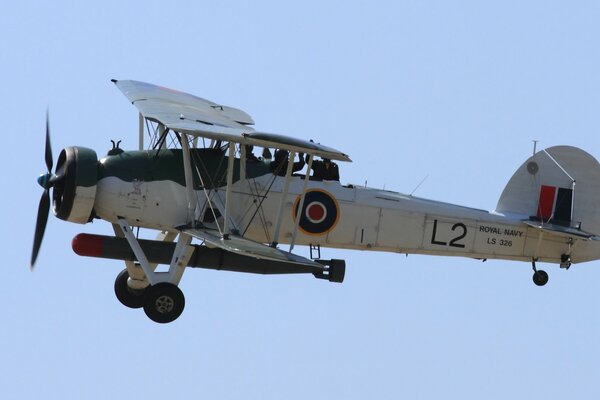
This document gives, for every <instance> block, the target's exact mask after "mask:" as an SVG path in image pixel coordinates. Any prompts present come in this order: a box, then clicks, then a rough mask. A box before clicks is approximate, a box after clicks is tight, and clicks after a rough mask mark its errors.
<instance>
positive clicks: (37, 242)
mask: <svg viewBox="0 0 600 400" xmlns="http://www.w3.org/2000/svg"><path fill="white" fill-rule="evenodd" d="M49 212H50V191H49V190H48V189H46V190H44V194H42V198H41V199H40V205H39V207H38V214H37V221H36V223H35V235H34V236H33V250H32V251H31V264H30V265H29V268H30V269H31V270H33V266H34V265H35V260H36V259H37V256H38V252H39V251H40V246H41V245H42V239H43V238H44V232H45V231H46V223H47V222H48V213H49Z"/></svg>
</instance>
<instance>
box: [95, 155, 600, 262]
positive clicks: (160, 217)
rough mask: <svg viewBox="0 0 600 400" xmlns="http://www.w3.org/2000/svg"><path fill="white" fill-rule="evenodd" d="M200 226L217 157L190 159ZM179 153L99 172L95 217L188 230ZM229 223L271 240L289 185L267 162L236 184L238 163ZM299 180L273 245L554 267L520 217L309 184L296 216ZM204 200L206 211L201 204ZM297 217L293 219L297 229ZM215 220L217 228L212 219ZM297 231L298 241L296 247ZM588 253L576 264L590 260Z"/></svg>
mask: <svg viewBox="0 0 600 400" xmlns="http://www.w3.org/2000/svg"><path fill="white" fill-rule="evenodd" d="M193 152H194V153H193V157H192V159H193V160H195V166H196V168H197V170H196V171H194V174H195V180H194V191H195V194H196V199H197V204H196V220H198V221H200V222H201V223H202V224H204V225H206V226H210V227H216V226H217V224H220V226H222V220H223V215H224V207H225V182H226V167H227V157H226V156H225V155H224V154H223V153H222V152H220V151H216V150H214V149H201V150H200V149H199V150H193ZM181 158H182V156H181V151H180V150H160V151H158V152H157V151H135V152H124V153H121V154H118V155H113V156H108V157H106V158H104V159H102V160H100V162H99V165H100V167H99V172H98V183H97V192H96V198H95V203H94V213H95V216H96V217H99V218H101V219H104V220H106V221H109V222H113V223H114V222H116V220H117V218H118V217H122V218H126V219H127V221H128V222H129V223H130V224H131V225H133V226H140V227H144V228H151V229H161V230H173V229H176V228H177V227H180V226H183V225H185V224H186V223H187V200H186V188H185V180H184V172H183V167H182V162H181ZM234 165H235V169H234V184H233V191H232V199H231V201H232V205H233V206H232V213H231V216H232V218H231V223H232V224H233V226H234V228H235V229H237V231H238V232H239V233H241V234H243V235H244V236H245V237H247V238H249V239H252V240H255V241H257V242H263V243H270V242H271V241H272V240H273V234H274V229H275V225H276V223H277V221H276V220H277V215H278V211H279V207H280V204H281V197H282V193H283V192H284V183H285V177H281V176H276V175H274V174H273V173H272V172H271V170H270V169H269V163H268V162H262V161H260V162H256V163H248V164H247V165H246V179H239V175H240V174H239V160H238V159H236V160H235V164H234ZM304 183H305V182H304V176H303V175H297V176H292V178H291V181H290V184H289V190H288V194H287V197H286V198H285V200H284V202H283V213H282V222H281V231H280V234H279V236H278V238H277V242H278V243H279V244H289V243H290V242H292V241H294V242H295V244H298V245H320V246H323V247H334V248H343V249H355V250H374V251H388V252H397V253H406V254H432V255H449V256H464V257H472V258H480V259H493V258H501V259H512V260H523V261H531V259H532V258H534V257H535V258H538V259H539V260H540V261H548V262H560V256H561V254H563V253H564V252H565V251H566V247H565V246H566V245H565V243H564V241H561V240H560V239H558V238H552V237H544V238H543V240H539V239H540V238H539V233H538V231H536V230H534V229H532V228H529V227H527V226H525V225H524V224H523V223H522V221H521V219H522V217H519V216H506V215H500V214H497V213H494V212H489V211H485V210H480V209H475V208H469V207H462V206H458V205H453V204H448V203H443V202H438V201H433V200H427V199H422V198H418V197H414V196H409V195H404V194H401V193H397V192H392V191H386V190H379V189H373V188H368V187H362V186H357V185H341V184H340V183H339V182H337V181H318V180H309V181H308V183H307V193H308V194H307V195H306V198H305V200H304V204H303V208H302V210H300V211H299V210H298V209H299V208H300V207H299V202H300V198H301V196H300V195H301V193H302V192H303V189H304ZM207 198H210V199H211V201H210V203H209V202H208V201H207ZM296 216H299V217H300V219H299V222H298V226H296ZM215 217H216V219H215ZM294 231H297V233H296V235H295V237H294ZM596 247H597V246H592V245H588V244H587V243H585V244H583V245H581V246H579V247H578V249H577V252H574V253H573V256H572V258H573V261H574V262H580V261H588V260H591V259H595V258H596V255H595V254H596V252H597V248H596Z"/></svg>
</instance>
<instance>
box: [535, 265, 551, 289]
mask: <svg viewBox="0 0 600 400" xmlns="http://www.w3.org/2000/svg"><path fill="white" fill-rule="evenodd" d="M533 283H535V284H536V285H538V286H544V285H545V284H546V283H548V274H547V273H546V271H544V270H541V269H539V270H537V271H536V272H534V273H533Z"/></svg>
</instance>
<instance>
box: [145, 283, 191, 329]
mask: <svg viewBox="0 0 600 400" xmlns="http://www.w3.org/2000/svg"><path fill="white" fill-rule="evenodd" d="M184 307H185V297H184V296H183V292H182V291H181V290H180V289H179V288H178V287H177V286H175V285H173V284H172V283H168V282H161V283H157V284H156V285H152V286H149V287H148V288H147V289H146V294H145V296H144V312H145V313H146V315H147V316H148V318H150V319H151V320H152V321H154V322H158V323H159V324H166V323H169V322H173V321H175V320H176V319H177V318H178V317H179V316H180V315H181V313H182V312H183V309H184Z"/></svg>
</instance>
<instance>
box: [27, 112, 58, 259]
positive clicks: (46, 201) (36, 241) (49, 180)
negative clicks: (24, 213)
mask: <svg viewBox="0 0 600 400" xmlns="http://www.w3.org/2000/svg"><path fill="white" fill-rule="evenodd" d="M45 157H46V168H47V170H48V172H46V173H45V174H42V175H40V176H39V177H38V179H37V181H38V183H39V184H40V186H41V187H43V188H44V193H43V194H42V198H41V199H40V205H39V207H38V214H37V220H36V223H35V235H34V237H33V250H32V252H31V264H30V266H29V267H30V268H31V269H32V270H33V267H34V265H35V260H36V259H37V256H38V252H39V251H40V246H41V244H42V239H43V238H44V231H45V230H46V223H47V222H48V214H49V213H50V188H51V187H54V185H56V183H58V182H60V181H61V179H63V178H64V168H61V169H60V170H57V171H56V172H55V173H54V174H52V164H53V161H52V148H51V146H50V122H49V116H48V113H47V112H46V154H45Z"/></svg>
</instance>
